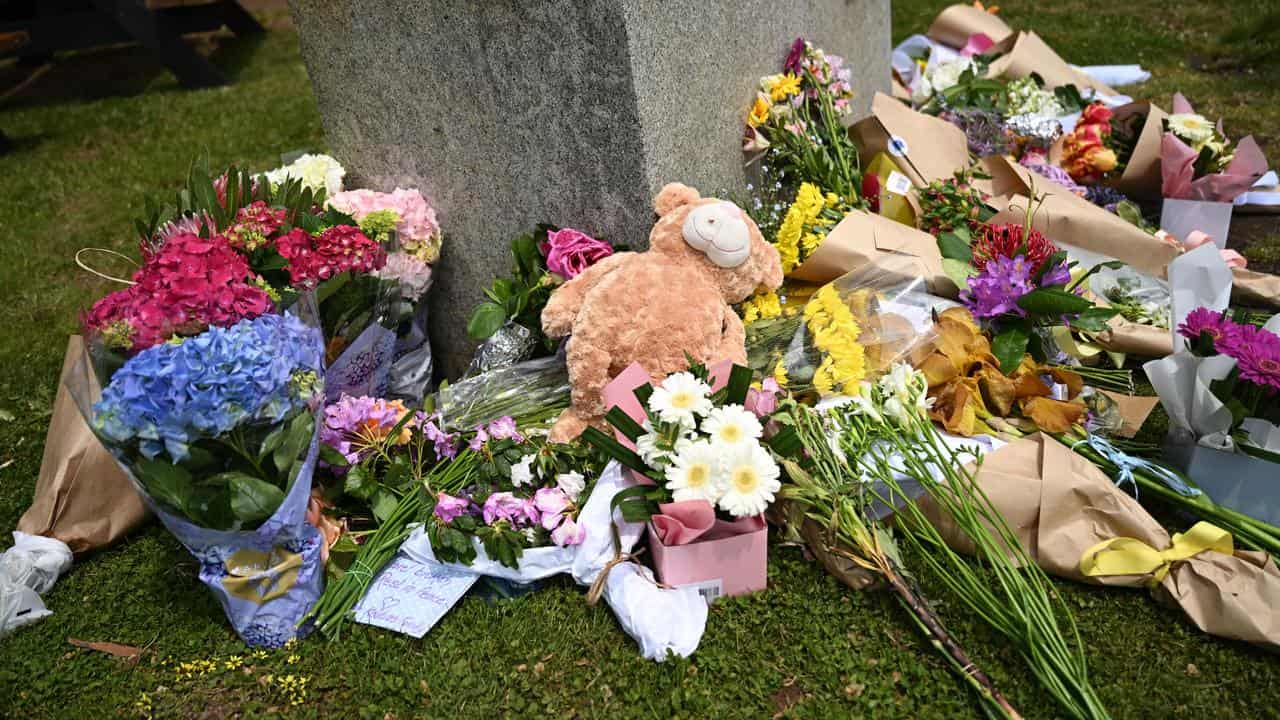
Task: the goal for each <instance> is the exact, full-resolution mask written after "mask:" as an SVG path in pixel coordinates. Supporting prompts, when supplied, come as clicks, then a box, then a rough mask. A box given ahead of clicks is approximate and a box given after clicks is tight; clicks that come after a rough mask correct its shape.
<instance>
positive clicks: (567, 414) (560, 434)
mask: <svg viewBox="0 0 1280 720" xmlns="http://www.w3.org/2000/svg"><path fill="white" fill-rule="evenodd" d="M590 424H591V423H589V422H587V421H586V420H584V419H583V418H582V417H580V416H579V415H578V414H577V413H575V412H574V411H573V409H572V408H569V409H567V410H565V411H564V412H562V413H560V418H559V419H558V420H556V424H555V425H552V426H551V432H550V433H549V435H548V437H547V439H548V440H550V441H551V442H553V443H568V442H573V441H574V440H576V439H577V438H578V436H579V435H581V434H582V433H583V431H585V430H586V429H587V427H588V426H589V425H590Z"/></svg>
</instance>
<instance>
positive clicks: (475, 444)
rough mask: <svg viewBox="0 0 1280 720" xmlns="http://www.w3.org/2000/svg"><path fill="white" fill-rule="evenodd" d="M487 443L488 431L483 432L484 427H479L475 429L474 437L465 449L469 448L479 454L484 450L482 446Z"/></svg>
mask: <svg viewBox="0 0 1280 720" xmlns="http://www.w3.org/2000/svg"><path fill="white" fill-rule="evenodd" d="M487 442H489V431H488V430H485V429H484V426H483V425H481V426H480V427H478V428H476V434H475V437H473V438H471V442H469V443H467V447H468V448H470V449H471V451H472V452H480V451H481V450H483V449H484V444H485V443H487Z"/></svg>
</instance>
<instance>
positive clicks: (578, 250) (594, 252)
mask: <svg viewBox="0 0 1280 720" xmlns="http://www.w3.org/2000/svg"><path fill="white" fill-rule="evenodd" d="M542 251H543V253H544V254H546V256H547V269H548V270H550V271H551V272H553V273H555V274H557V275H559V276H560V277H563V278H564V279H566V280H568V279H570V278H573V277H576V276H577V275H578V273H580V272H582V271H583V270H586V269H587V268H589V267H591V266H592V265H594V264H596V263H597V262H599V261H601V260H603V259H604V258H607V257H609V256H610V255H612V254H613V246H612V245H610V244H609V243H607V242H605V241H603V240H597V239H595V238H593V237H591V236H590V235H588V234H586V233H584V232H582V231H581V230H574V229H573V228H565V229H563V230H554V231H552V232H549V233H547V242H546V243H544V244H543V246H542Z"/></svg>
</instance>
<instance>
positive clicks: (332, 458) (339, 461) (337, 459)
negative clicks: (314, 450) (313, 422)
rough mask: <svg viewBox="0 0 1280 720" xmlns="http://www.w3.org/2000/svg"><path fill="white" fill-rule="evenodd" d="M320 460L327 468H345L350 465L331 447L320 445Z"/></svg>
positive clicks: (343, 456) (345, 458)
mask: <svg viewBox="0 0 1280 720" xmlns="http://www.w3.org/2000/svg"><path fill="white" fill-rule="evenodd" d="M320 459H321V460H323V461H325V463H326V464H327V465H329V467H347V466H348V465H350V464H351V463H350V462H348V461H347V457H346V456H345V455H343V454H342V453H340V452H338V451H337V450H336V449H335V448H334V447H333V446H332V445H325V444H324V443H320Z"/></svg>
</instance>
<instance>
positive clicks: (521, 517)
mask: <svg viewBox="0 0 1280 720" xmlns="http://www.w3.org/2000/svg"><path fill="white" fill-rule="evenodd" d="M499 520H505V521H507V522H509V523H511V525H512V526H513V527H527V526H529V525H533V524H536V523H537V522H538V509H537V508H536V507H535V506H534V504H533V502H532V501H530V500H523V499H521V498H518V497H516V496H515V495H512V494H511V493H509V492H496V493H494V494H492V495H490V496H489V497H488V498H486V499H485V501H484V522H485V524H486V525H492V524H494V523H495V522H497V521H499Z"/></svg>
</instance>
